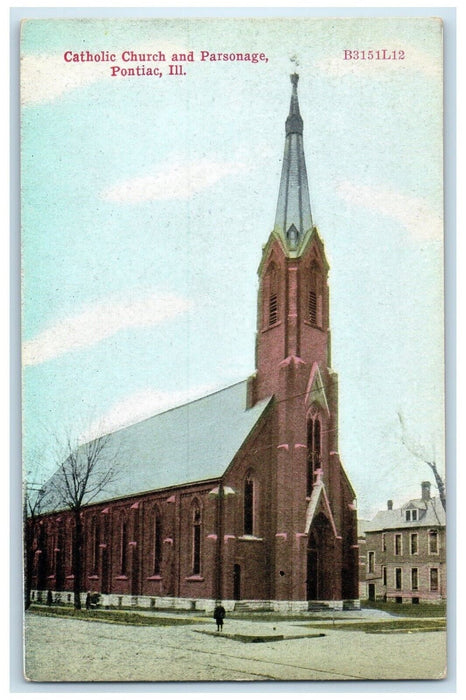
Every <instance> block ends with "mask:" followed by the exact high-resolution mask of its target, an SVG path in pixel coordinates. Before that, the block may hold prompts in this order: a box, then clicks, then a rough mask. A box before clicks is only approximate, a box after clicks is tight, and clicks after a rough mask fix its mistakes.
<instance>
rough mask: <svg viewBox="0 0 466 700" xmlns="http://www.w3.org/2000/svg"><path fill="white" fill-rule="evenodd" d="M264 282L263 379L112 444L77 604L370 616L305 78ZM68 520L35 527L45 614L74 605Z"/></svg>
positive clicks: (88, 510) (88, 524) (87, 520)
mask: <svg viewBox="0 0 466 700" xmlns="http://www.w3.org/2000/svg"><path fill="white" fill-rule="evenodd" d="M291 83H292V95H291V103H290V110H289V115H288V118H287V119H286V136H285V151H284V157H283V167H282V174H281V181H280V188H279V195H278V204H277V210H276V218H275V225H274V228H273V231H272V233H271V234H270V236H269V239H268V241H267V244H266V245H265V247H264V249H263V253H262V260H261V262H260V266H259V294H258V304H257V336H256V372H255V374H254V375H253V376H251V377H249V379H247V380H245V381H243V382H240V383H238V384H235V385H233V386H230V387H228V388H226V389H223V390H220V391H217V392H215V393H214V394H211V395H209V396H206V397H204V398H201V399H199V400H197V401H193V402H191V403H188V404H184V405H182V406H179V407H177V408H174V409H172V410H169V411H166V412H164V413H161V414H159V415H155V416H153V417H151V418H148V419H146V420H144V421H141V422H139V423H136V424H134V425H131V426H128V427H126V428H122V429H120V430H117V431H116V432H114V433H112V434H111V435H110V436H109V438H108V439H109V443H110V445H112V446H113V447H114V448H115V450H116V451H118V452H119V459H120V461H121V462H122V464H121V467H120V469H119V471H118V476H117V479H116V480H115V481H114V482H113V483H112V484H111V485H109V487H108V488H107V491H106V492H105V494H100V496H99V497H98V498H97V499H96V500H95V501H93V502H90V503H88V504H87V505H85V506H84V507H83V508H82V513H81V516H80V517H81V522H82V527H83V533H84V538H83V542H84V544H83V552H82V560H83V565H82V571H81V572H80V577H81V581H80V584H79V585H80V588H81V590H82V591H83V595H85V592H86V591H92V592H96V593H100V594H101V600H105V602H106V604H108V605H120V606H126V605H138V606H147V607H152V608H160V607H170V606H175V607H181V608H197V609H200V610H203V609H205V610H209V609H211V608H212V606H213V605H214V602H215V600H217V599H221V600H223V601H224V604H225V606H226V607H227V608H229V609H232V608H233V606H234V605H238V603H239V601H241V603H240V604H241V605H245V604H246V601H250V602H249V606H250V607H251V608H266V609H275V610H286V611H294V610H295V611H301V610H307V609H308V607H309V606H312V605H313V604H314V603H315V602H316V601H318V602H326V603H328V604H329V605H332V606H334V607H341V606H352V605H358V601H357V598H358V548H357V527H356V508H355V493H354V491H353V488H352V486H351V484H350V482H349V480H348V478H347V476H346V474H345V471H344V469H343V466H342V464H341V462H340V457H339V452H338V381H337V375H336V373H335V372H334V371H333V370H332V369H331V368H330V365H331V357H330V330H329V290H328V284H327V276H328V263H327V260H326V256H325V251H324V245H323V242H322V240H321V238H320V235H319V233H318V231H317V229H316V227H315V226H314V223H313V221H312V215H311V206H310V200H309V189H308V181H307V174H306V165H305V158H304V148H303V120H302V117H301V114H300V110H299V103H298V94H297V86H298V76H297V75H296V74H294V75H292V76H291ZM72 515H73V514H72V513H70V512H69V511H67V510H66V509H64V508H61V509H60V508H58V509H54V511H53V512H49V513H47V514H44V515H43V516H42V517H41V518H39V519H37V522H36V523H35V533H34V537H33V540H32V547H33V548H34V553H33V562H34V564H33V571H32V582H31V583H32V594H33V598H34V599H37V597H39V598H40V597H42V599H44V596H45V595H46V591H48V590H51V591H53V592H54V593H53V595H54V596H55V597H56V596H57V594H59V598H60V599H61V601H62V602H67V601H71V600H72V596H71V591H73V589H74V586H75V581H74V574H73V537H74V529H75V528H74V525H73V517H72Z"/></svg>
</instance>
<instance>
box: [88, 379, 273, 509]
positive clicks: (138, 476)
mask: <svg viewBox="0 0 466 700" xmlns="http://www.w3.org/2000/svg"><path fill="white" fill-rule="evenodd" d="M246 390H247V381H243V382H240V383H238V384H234V385H233V386H230V387H227V388H226V389H222V390H220V391H217V392H215V393H213V394H210V395H209V396H205V397H203V398H201V399H197V400H196V401H192V402H190V403H187V404H184V405H182V406H178V407H176V408H173V409H170V410H168V411H165V412H164V413H160V414H158V415H155V416H153V417H151V418H148V419H146V420H144V421H141V422H139V423H135V424H134V425H130V426H128V427H125V428H122V429H120V430H118V431H116V432H114V433H112V434H111V435H110V445H109V450H110V451H111V450H112V449H113V450H117V452H118V463H119V465H120V470H119V476H118V480H117V481H116V482H115V483H113V484H111V485H110V486H108V487H107V489H106V492H105V494H100V496H99V497H98V499H97V500H98V501H104V500H109V499H112V498H119V497H123V496H128V495H132V494H138V493H144V492H149V491H155V490H158V489H163V488H167V487H170V486H177V485H182V484H188V483H192V482H198V481H205V480H208V479H211V478H216V477H220V476H221V475H222V474H223V473H224V472H225V470H226V469H227V468H228V466H229V465H230V463H231V461H232V460H233V458H234V457H235V455H236V453H237V452H238V450H239V449H240V447H241V445H242V444H243V443H244V441H245V440H246V438H247V437H248V435H249V434H250V433H251V431H252V429H253V428H254V426H255V425H256V423H257V422H258V420H259V418H260V417H261V416H262V415H263V413H264V411H265V409H266V407H267V406H268V405H269V403H270V401H271V398H268V399H264V400H263V401H260V402H258V403H257V404H256V405H255V406H253V407H252V408H250V409H246Z"/></svg>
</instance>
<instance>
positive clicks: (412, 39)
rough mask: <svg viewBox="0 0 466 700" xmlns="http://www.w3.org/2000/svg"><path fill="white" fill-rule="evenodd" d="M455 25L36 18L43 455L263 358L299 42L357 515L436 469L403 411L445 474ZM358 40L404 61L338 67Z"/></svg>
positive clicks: (29, 349) (36, 295) (34, 429)
mask: <svg viewBox="0 0 466 700" xmlns="http://www.w3.org/2000/svg"><path fill="white" fill-rule="evenodd" d="M440 37H441V34H440V25H439V24H438V23H437V22H434V21H429V20H426V19H416V20H406V19H400V18H398V19H396V18H395V19H392V20H388V19H378V20H374V19H370V20H364V19H359V20H350V19H346V20H338V19H333V20H315V19H314V20H305V19H299V20H277V21H273V20H262V21H260V20H254V21H252V20H246V21H239V20H234V19H229V20H218V21H209V22H208V23H206V21H200V22H196V21H193V20H191V21H188V20H184V21H174V20H172V21H164V20H158V21H148V20H147V21H144V22H139V21H135V22H133V23H130V24H128V23H125V22H123V21H114V22H110V21H101V22H98V21H95V20H94V21H91V22H83V21H75V22H64V21H61V20H51V21H42V22H31V23H30V24H26V25H25V26H24V27H23V36H22V38H23V44H22V57H23V85H22V87H23V93H22V94H23V109H22V191H23V198H22V245H23V280H24V286H23V340H24V358H25V362H26V363H27V366H26V367H25V370H24V422H25V456H26V458H27V459H29V457H30V455H31V454H32V453H34V454H37V453H39V454H43V455H45V463H46V466H45V469H47V468H51V466H50V463H48V462H47V461H46V460H47V459H48V456H47V454H48V443H49V441H50V436H51V435H54V434H56V433H59V432H61V430H62V428H63V427H64V426H66V427H69V426H70V425H71V426H77V425H78V426H80V430H82V429H83V426H84V425H85V423H86V421H89V420H90V421H91V422H92V423H93V424H94V426H95V425H97V424H100V425H104V426H105V427H106V428H108V427H109V426H111V425H114V426H115V427H116V425H119V424H120V423H121V422H123V423H126V422H130V421H131V420H135V419H137V418H140V417H142V416H143V415H148V414H150V413H151V412H155V411H156V410H159V409H160V408H163V407H167V406H169V405H174V404H176V403H179V402H180V401H184V400H187V399H188V398H189V397H190V396H197V395H202V394H204V393H206V392H208V391H210V390H212V389H215V388H218V387H221V386H227V385H228V384H231V383H234V382H236V381H238V380H241V379H243V378H245V377H246V376H248V375H249V374H250V373H252V372H253V370H254V333H255V315H256V293H257V276H256V270H257V266H258V264H259V261H260V255H261V246H262V245H263V244H264V243H265V242H266V240H267V238H268V235H269V233H270V231H271V229H272V227H273V222H274V218H275V206H276V200H277V195H278V185H279V178H280V169H281V158H282V154H283V145H284V122H285V119H286V115H287V112H288V106H289V98H290V82H289V77H288V76H289V73H290V72H292V70H294V64H293V63H291V62H290V57H292V56H295V57H296V58H297V61H298V62H299V66H298V68H297V70H298V72H299V73H300V82H299V89H298V93H299V100H300V107H301V113H302V116H303V119H304V146H305V153H306V163H307V169H308V176H309V187H310V196H311V207H312V213H313V219H314V222H315V224H316V225H317V227H318V228H319V231H320V233H321V235H322V237H323V239H324V241H325V245H326V252H327V256H328V259H329V262H330V265H331V271H330V287H331V327H332V348H333V353H332V354H333V360H332V365H333V368H334V369H335V370H336V371H337V372H338V374H339V382H340V452H341V457H342V460H343V463H344V465H345V467H346V470H347V472H348V475H349V477H350V479H351V481H352V483H353V485H354V487H355V489H356V492H357V495H358V503H359V509H360V516H362V517H367V516H369V515H371V514H373V513H374V512H375V511H376V510H377V509H379V508H381V507H384V505H385V502H386V500H387V499H388V498H392V499H393V500H394V501H395V503H398V505H401V503H402V502H403V501H405V500H407V499H408V498H410V497H412V496H415V495H417V494H418V493H420V482H421V481H422V480H424V479H426V478H427V479H428V478H430V473H429V471H428V469H427V467H425V466H424V465H423V464H422V462H420V461H417V460H415V459H414V458H412V457H411V456H410V454H409V453H408V452H407V450H406V449H405V447H404V446H403V445H402V444H401V435H400V429H399V425H398V420H397V411H398V410H402V411H403V414H404V415H405V417H406V420H407V423H408V426H409V430H410V434H411V435H412V437H413V439H415V440H417V441H419V443H420V444H422V446H423V447H424V448H425V449H426V450H427V455H428V456H429V457H432V455H434V456H435V457H436V459H437V460H438V462H439V464H440V465H441V467H443V437H442V434H443V430H442V427H443V337H442V333H443V316H442V312H443V289H442V255H443V251H442V224H441V217H442V180H441V175H442V151H441V129H442V114H441V99H442V92H441V63H440V61H441V39H440ZM364 47H366V48H367V49H369V48H372V49H377V48H379V49H380V48H386V49H391V50H397V51H398V50H403V51H405V54H406V59H405V60H404V61H391V62H388V61H386V62H382V61H379V62H375V61H372V62H368V61H366V62H364V63H363V62H352V63H349V62H345V61H344V60H343V58H342V56H343V50H344V49H345V48H364ZM68 49H70V50H77V51H81V50H83V49H84V50H85V49H89V50H90V51H91V52H93V53H94V52H97V51H101V50H111V51H115V52H116V53H120V52H121V51H122V50H125V49H134V50H136V51H157V50H159V49H160V50H164V51H165V52H166V54H167V56H168V54H169V52H170V51H171V50H173V51H175V50H180V51H181V50H185V51H188V50H190V49H193V50H194V52H195V55H196V56H198V52H199V51H200V50H202V49H207V50H212V51H228V52H230V51H247V50H250V51H258V52H261V51H264V52H265V53H266V54H267V56H268V59H269V60H268V62H267V63H258V64H254V65H252V64H250V63H222V62H215V63H211V62H206V63H201V62H199V61H195V62H193V63H189V64H187V68H186V72H187V75H186V76H184V77H178V78H174V77H167V76H164V77H162V78H160V79H159V78H149V77H139V78H138V77H135V78H111V77H110V75H109V67H108V64H106V65H103V64H99V65H97V64H92V65H90V64H87V65H84V66H80V65H75V64H65V62H64V61H63V58H62V57H63V52H64V51H65V50H68ZM119 63H120V64H121V65H123V64H122V63H121V62H119ZM167 64H168V61H167ZM146 65H147V64H146ZM161 68H162V70H163V71H166V64H165V65H163V64H162V66H161ZM187 171H190V172H191V180H190V181H187V180H186V172H187ZM47 464H48V466H47Z"/></svg>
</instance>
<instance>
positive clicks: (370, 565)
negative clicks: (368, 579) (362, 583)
mask: <svg viewBox="0 0 466 700" xmlns="http://www.w3.org/2000/svg"><path fill="white" fill-rule="evenodd" d="M374 564H375V552H368V553H367V571H368V573H369V574H373V573H374Z"/></svg>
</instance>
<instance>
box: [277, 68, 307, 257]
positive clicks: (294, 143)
mask: <svg viewBox="0 0 466 700" xmlns="http://www.w3.org/2000/svg"><path fill="white" fill-rule="evenodd" d="M290 77H291V84H292V86H293V88H292V93H291V102H290V113H289V115H288V118H287V120H286V125H285V128H286V137H285V152H284V156H283V167H282V175H281V180H280V190H279V194H278V204H277V213H276V216H275V226H274V231H275V232H276V233H278V234H279V235H280V237H281V239H282V240H283V242H284V243H285V244H286V247H287V249H288V250H290V251H294V250H297V248H298V247H299V244H300V243H301V241H302V239H303V237H304V235H305V234H306V232H307V231H308V230H309V229H311V228H312V216H311V204H310V200H309V187H308V183H307V172H306V162H305V159H304V148H303V120H302V117H301V114H300V112H299V102H298V80H299V76H298V74H297V73H293V75H291V76H290Z"/></svg>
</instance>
